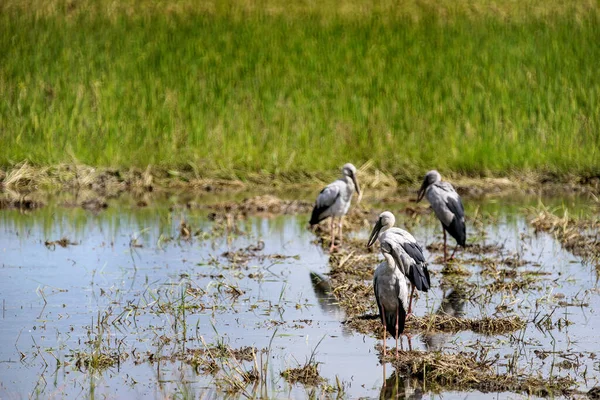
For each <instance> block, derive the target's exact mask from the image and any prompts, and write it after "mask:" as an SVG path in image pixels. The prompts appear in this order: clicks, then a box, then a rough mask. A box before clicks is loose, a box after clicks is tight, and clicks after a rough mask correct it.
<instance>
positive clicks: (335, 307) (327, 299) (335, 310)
mask: <svg viewBox="0 0 600 400" xmlns="http://www.w3.org/2000/svg"><path fill="white" fill-rule="evenodd" d="M310 281H311V282H312V287H313V290H314V291H315V297H316V298H317V302H318V303H319V307H320V308H321V311H323V313H324V314H327V315H331V316H332V317H333V318H334V319H336V320H339V321H343V320H344V319H345V318H346V313H345V312H344V310H342V308H341V307H340V305H339V302H338V300H337V299H336V298H335V296H334V295H333V294H331V292H332V288H331V285H330V284H329V281H328V279H327V278H326V277H324V276H323V275H321V274H319V273H318V272H312V271H311V272H310Z"/></svg>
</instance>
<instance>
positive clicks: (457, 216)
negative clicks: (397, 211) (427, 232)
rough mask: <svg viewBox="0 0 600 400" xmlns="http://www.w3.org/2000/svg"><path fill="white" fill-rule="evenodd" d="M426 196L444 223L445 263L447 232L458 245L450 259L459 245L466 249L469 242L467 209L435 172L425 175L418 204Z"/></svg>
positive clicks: (454, 191)
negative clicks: (466, 219) (466, 223)
mask: <svg viewBox="0 0 600 400" xmlns="http://www.w3.org/2000/svg"><path fill="white" fill-rule="evenodd" d="M424 196H425V197H427V200H429V204H431V208H433V211H434V212H435V215H436V216H437V218H438V219H439V220H440V222H441V223H442V231H443V232H444V262H446V258H447V252H446V231H447V232H448V233H449V234H450V235H451V236H452V237H453V238H454V239H455V240H456V243H457V244H456V247H455V248H454V251H453V252H452V256H450V259H452V258H454V253H456V249H457V248H458V246H459V245H460V246H462V247H465V243H466V240H467V229H466V226H465V209H464V208H463V204H462V201H461V200H460V196H459V195H458V193H456V190H454V187H452V185H451V184H450V183H449V182H442V176H441V175H440V174H439V172H437V171H435V170H433V171H429V172H428V173H427V174H426V175H425V179H424V180H423V184H422V185H421V188H420V189H419V192H418V197H417V202H419V201H421V199H423V197H424Z"/></svg>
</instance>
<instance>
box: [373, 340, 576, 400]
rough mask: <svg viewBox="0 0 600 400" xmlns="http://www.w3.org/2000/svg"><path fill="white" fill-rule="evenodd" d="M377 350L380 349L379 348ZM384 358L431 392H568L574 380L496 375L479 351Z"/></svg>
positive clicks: (404, 353)
mask: <svg viewBox="0 0 600 400" xmlns="http://www.w3.org/2000/svg"><path fill="white" fill-rule="evenodd" d="M380 349H381V348H380ZM388 354H390V355H388V356H387V357H386V361H389V362H391V363H392V364H393V365H394V367H395V368H396V370H397V371H398V372H400V373H401V374H404V375H406V376H409V377H414V378H417V379H419V380H421V381H423V382H425V384H426V386H427V387H429V388H431V390H432V391H434V392H435V391H438V390H441V389H443V390H444V391H448V390H459V391H467V390H478V391H481V392H484V393H487V392H507V391H510V392H516V393H527V394H529V395H536V396H542V397H546V396H550V395H564V396H566V395H570V394H572V393H573V392H574V386H575V384H576V383H575V381H573V380H572V379H570V378H566V377H552V378H551V379H544V378H543V377H541V376H532V375H529V376H522V375H517V374H514V375H513V374H498V373H497V372H496V365H495V364H496V362H497V359H495V358H487V357H485V355H482V354H479V353H468V352H465V353H462V352H461V353H455V354H448V353H440V352H422V351H400V352H399V354H398V358H397V359H396V357H395V352H394V351H389V352H388Z"/></svg>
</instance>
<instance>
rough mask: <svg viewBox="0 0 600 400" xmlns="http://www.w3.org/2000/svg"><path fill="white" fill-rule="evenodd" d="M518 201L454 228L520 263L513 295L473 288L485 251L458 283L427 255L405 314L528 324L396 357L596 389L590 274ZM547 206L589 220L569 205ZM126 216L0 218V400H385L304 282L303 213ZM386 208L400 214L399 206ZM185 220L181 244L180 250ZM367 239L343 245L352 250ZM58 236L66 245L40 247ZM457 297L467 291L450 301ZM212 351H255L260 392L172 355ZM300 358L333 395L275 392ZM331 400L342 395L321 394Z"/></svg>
mask: <svg viewBox="0 0 600 400" xmlns="http://www.w3.org/2000/svg"><path fill="white" fill-rule="evenodd" d="M532 201H533V202H535V200H532V199H524V200H512V201H510V202H509V201H507V200H502V201H493V200H492V201H487V202H485V203H476V202H474V201H472V202H469V203H468V205H467V213H468V214H469V215H471V216H475V217H473V218H472V219H471V220H470V221H469V228H468V229H469V232H470V233H471V234H472V237H475V239H474V240H476V241H477V243H480V244H490V245H497V246H501V247H502V249H501V250H500V252H499V253H498V254H494V255H493V257H513V258H518V259H521V260H524V261H525V264H524V265H523V266H521V267H518V268H517V269H520V270H526V271H529V272H530V273H529V274H528V275H527V276H528V277H529V278H528V279H530V281H528V284H527V285H525V287H522V288H520V289H518V290H500V291H497V292H493V293H490V292H489V291H486V290H485V287H486V285H489V284H490V278H489V276H484V275H482V274H480V272H481V270H482V269H483V268H484V267H483V266H482V265H483V264H484V261H485V260H484V258H486V257H492V255H490V254H481V255H464V258H465V259H467V260H469V259H470V260H471V261H469V262H468V264H466V268H467V269H468V270H469V271H470V272H471V275H470V276H466V277H464V278H461V279H449V278H448V277H447V276H445V275H444V274H442V273H441V270H442V266H441V265H439V264H435V263H434V260H435V259H436V257H438V256H439V252H438V253H436V254H431V253H430V252H427V254H426V255H427V257H428V259H429V260H430V261H431V262H432V265H431V270H432V271H433V273H434V276H433V286H434V290H432V291H430V292H429V293H428V294H427V295H426V296H423V295H421V296H420V298H419V300H418V301H417V303H416V308H415V313H416V314H417V315H424V314H426V313H432V312H438V311H439V310H440V309H441V308H443V309H444V310H445V311H446V312H452V313H455V315H459V316H465V317H473V318H477V317H481V316H486V315H487V316H505V315H518V316H521V317H523V318H524V319H526V320H527V321H528V324H527V327H526V328H525V329H523V330H520V331H517V332H514V333H513V334H508V335H499V336H484V335H478V334H474V333H471V332H460V333H455V334H450V333H444V334H419V333H416V334H413V335H412V338H411V339H410V343H409V340H408V339H407V338H403V343H402V345H403V346H404V347H407V346H409V345H410V346H411V348H412V349H422V350H430V351H434V350H441V351H444V352H456V351H461V350H465V349H466V350H473V351H477V352H480V353H486V354H487V355H488V356H489V355H491V356H493V357H497V358H498V361H497V363H496V365H497V369H498V371H499V372H510V373H515V374H531V373H532V372H534V373H535V374H539V375H540V376H543V377H545V378H549V377H551V376H554V377H555V376H570V377H573V378H574V379H575V380H576V381H577V382H578V387H577V388H578V389H579V390H582V391H585V390H588V389H589V388H591V387H593V386H596V385H598V380H599V378H600V371H599V369H600V366H599V361H598V359H597V358H596V354H595V353H596V351H597V343H598V337H599V336H598V332H599V330H600V318H598V315H597V311H596V310H598V309H600V291H599V286H598V277H597V275H596V271H595V269H594V267H593V266H591V265H588V264H586V263H583V262H582V260H580V259H578V258H577V257H574V256H572V255H571V254H570V253H568V252H566V251H564V250H562V249H561V247H560V244H559V243H558V242H556V241H555V240H554V239H553V238H552V237H551V236H549V235H546V234H540V235H535V234H534V233H533V230H532V228H531V227H530V226H529V225H528V223H527V218H526V212H525V211H524V208H525V207H526V206H530V204H531V202H532ZM554 201H555V202H557V203H566V204H567V206H568V207H570V208H572V209H574V210H577V209H580V208H583V209H585V208H586V205H585V202H583V203H581V202H579V201H574V200H572V199H569V200H564V201H562V200H554ZM131 204H134V202H131V201H116V200H115V201H112V202H109V207H108V208H107V209H106V210H104V211H101V212H100V213H98V214H94V213H91V212H88V211H85V210H82V209H79V208H75V209H71V208H63V207H57V206H52V205H49V206H47V207H45V208H43V209H40V210H37V211H34V212H31V213H27V214H22V213H19V212H18V211H8V210H4V211H0V258H1V265H0V267H1V268H0V276H1V279H0V301H2V304H3V308H2V324H0V376H1V383H0V397H1V398H26V397H40V398H50V397H60V396H63V395H67V396H69V397H83V398H88V397H90V398H104V397H107V398H137V397H139V398H147V397H153V398H166V397H173V396H180V397H184V398H188V397H202V398H223V397H245V396H260V395H261V394H265V393H266V394H267V395H269V396H270V397H277V398H288V397H289V398H305V397H307V396H317V397H323V396H331V397H336V396H338V395H340V396H341V397H345V398H357V397H366V398H378V397H380V394H381V396H382V397H389V396H391V395H393V392H391V391H390V390H389V387H390V385H391V383H392V381H393V380H394V379H395V377H394V374H393V369H392V368H391V366H389V365H388V366H387V367H386V369H385V370H384V369H383V368H382V366H381V365H380V363H379V361H378V356H377V352H376V351H375V348H374V347H375V345H376V344H377V343H378V341H377V340H376V339H374V338H371V337H369V336H365V335H361V334H358V333H354V332H353V331H351V330H350V329H349V328H347V327H346V326H345V325H344V324H342V323H341V322H342V321H343V320H344V319H345V315H344V312H343V311H342V310H340V309H339V308H338V307H337V306H336V304H335V302H334V301H332V299H331V298H329V297H328V296H327V295H325V294H323V293H321V292H319V291H318V290H316V289H315V288H314V287H313V285H312V283H311V279H310V272H311V271H315V272H319V273H323V274H324V273H326V272H327V268H328V254H327V253H326V252H324V251H323V250H322V249H321V247H320V246H318V245H316V244H314V243H313V241H314V239H315V237H314V236H313V234H312V233H311V232H309V231H308V230H307V229H306V227H305V223H306V220H307V216H305V215H299V216H276V217H271V218H260V217H250V218H247V219H245V220H241V221H239V222H236V223H233V224H232V223H230V224H229V225H228V224H227V223H223V222H219V221H217V222H213V221H211V220H209V219H208V218H207V215H208V212H207V211H190V210H187V209H185V208H179V207H175V208H173V207H172V204H167V203H164V204H161V203H159V204H155V205H152V206H151V207H147V208H137V207H135V206H132V205H131ZM386 208H389V209H391V210H392V211H394V210H395V209H398V210H400V209H401V208H402V205H397V206H389V205H388V206H386ZM182 219H184V220H185V221H186V222H187V224H188V226H189V227H190V232H191V233H192V237H191V238H186V236H187V235H186V234H184V235H183V236H181V230H180V221H181V220H182ZM398 219H399V220H400V221H403V222H404V225H405V226H406V227H407V228H408V229H409V230H410V231H411V232H412V233H413V235H414V236H415V237H417V238H418V240H419V241H420V242H421V243H425V244H429V243H432V242H439V241H440V240H441V230H440V227H439V225H438V224H437V223H436V221H435V220H434V217H433V216H432V215H425V216H422V217H420V218H417V219H413V218H408V217H404V216H399V218H398ZM219 224H221V225H219ZM367 233H368V232H367V231H362V232H358V233H355V235H357V236H358V237H362V238H365V237H366V235H367ZM63 237H64V238H66V239H68V242H70V243H71V244H67V246H66V247H62V246H61V245H60V243H59V244H50V243H47V244H46V242H47V241H48V242H51V241H57V240H59V239H61V238H63ZM249 246H250V249H249V250H248V251H250V252H251V253H252V254H251V255H252V256H251V257H249V258H246V257H243V254H242V253H237V254H236V257H235V258H232V256H231V252H235V251H238V250H240V249H247V248H248V247H249ZM227 252H230V255H229V258H228V257H227ZM523 276H525V275H520V274H517V275H516V277H515V278H514V279H522V278H523ZM532 276H533V277H534V278H531V277H532ZM461 282H463V283H464V282H466V283H464V285H467V284H468V283H470V284H473V283H475V284H476V285H477V286H478V287H479V288H480V289H476V290H470V291H469V293H468V295H464V294H461V295H457V294H456V293H461V292H462V291H461V290H460V289H461V288H460V285H461ZM471 286H472V285H471ZM373 311H374V310H373ZM99 321H100V322H99ZM217 344H224V345H227V346H230V347H231V348H240V347H244V346H255V347H256V348H257V349H268V348H270V351H269V353H268V354H267V353H262V354H261V353H259V354H257V362H258V363H262V365H265V370H266V371H267V379H266V382H264V384H262V385H261V384H257V385H254V384H252V383H250V384H248V385H247V386H245V387H244V389H243V390H242V391H239V390H238V392H237V393H234V394H232V393H231V390H232V389H231V387H232V386H231V381H232V380H235V377H236V373H235V365H236V364H235V363H234V362H232V361H231V360H229V361H228V360H223V364H222V365H221V368H222V369H221V372H219V373H217V374H214V375H211V374H208V373H205V372H204V371H202V370H201V368H195V366H194V365H190V364H189V363H186V362H184V361H183V360H181V359H178V357H177V356H176V355H177V354H186V351H190V350H194V349H204V348H206V346H213V345H217ZM98 353H106V354H112V355H113V356H115V357H117V358H118V359H119V360H120V361H119V363H116V364H114V365H112V366H110V367H109V368H107V369H104V370H98V369H94V368H89V367H88V366H87V365H86V364H85V363H84V362H82V361H81V360H82V359H84V358H83V355H86V354H98ZM311 357H312V359H313V360H316V361H317V362H318V363H319V371H320V373H321V375H322V376H323V377H324V378H325V379H327V380H328V383H329V385H330V387H329V390H331V391H332V392H331V393H326V390H327V388H326V387H324V386H321V387H320V388H319V389H316V391H315V390H314V389H312V388H305V387H304V386H302V385H300V384H297V385H290V384H288V383H287V382H286V381H285V380H284V379H283V378H281V377H280V372H281V371H283V370H285V369H287V368H291V367H292V368H293V367H297V366H299V365H303V364H304V363H305V362H306V361H307V360H308V359H311ZM78 360H79V361H78ZM251 367H252V362H250V363H242V362H240V364H239V369H244V370H248V369H250V368H251ZM398 379H399V380H398V381H397V385H398V387H399V388H400V397H401V398H402V397H403V396H411V398H421V397H422V398H431V397H438V396H439V395H440V393H432V392H430V390H429V389H428V388H427V387H423V385H422V384H420V383H419V382H418V381H414V380H411V381H409V380H403V379H402V378H398ZM338 381H339V383H340V385H338V384H337V383H336V382H338ZM386 381H387V388H384V387H383V385H384V383H385V382H386ZM338 386H341V387H342V388H343V392H342V393H338V392H336V391H337V390H338ZM436 390H439V389H436ZM441 394H442V395H443V397H444V398H465V397H473V398H482V397H488V398H499V397H500V398H515V397H519V395H518V394H513V393H501V394H498V393H488V394H483V393H479V392H444V391H443V390H442V393H441Z"/></svg>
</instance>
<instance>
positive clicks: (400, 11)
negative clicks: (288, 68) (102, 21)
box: [0, 0, 599, 22]
mask: <svg viewBox="0 0 600 400" xmlns="http://www.w3.org/2000/svg"><path fill="white" fill-rule="evenodd" d="M598 8H599V6H598V4H597V2H594V1H591V0H586V1H576V0H568V1H563V2H548V1H543V0H528V1H516V0H483V1H475V0H462V1H458V2H456V1H451V0H442V1H432V0H409V1H405V2H402V3H398V2H394V1H392V0H384V1H379V2H375V3H374V2H369V1H366V0H344V1H341V2H340V1H333V0H326V1H321V2H292V3H290V2H286V1H284V0H264V1H259V2H257V1H251V0H228V1H225V2H223V1H218V0H209V1H202V2H197V1H193V0H182V1H177V2H161V1H156V0H126V1H119V2H113V1H108V0H106V1H95V2H76V1H74V0H46V1H45V0H5V1H3V2H2V3H0V11H1V12H3V13H29V14H34V15H35V16H36V17H38V18H48V17H56V16H63V17H65V18H75V17H77V16H79V15H82V14H87V15H91V16H96V17H102V18H110V19H116V18H118V17H120V16H127V17H130V18H147V17H150V16H153V15H158V14H160V15H165V14H166V15H174V16H177V17H180V18H184V17H186V16H189V15H197V14H205V15H223V14H231V15H234V16H238V17H243V16H247V15H249V14H250V15H252V14H263V15H272V16H285V17H287V18H297V17H302V16H306V15H316V16H321V17H332V16H336V15H337V16H340V17H344V18H365V17H367V16H370V15H373V14H375V15H381V16H382V17H384V18H407V19H410V20H413V21H419V20H421V19H422V18H424V17H425V16H428V15H431V14H433V15H435V16H436V17H437V18H439V19H440V21H442V22H443V21H447V22H452V21H453V20H455V19H456V18H457V17H466V18H470V19H481V18H494V19H497V20H505V21H513V22H519V21H523V20H531V19H532V18H537V19H541V18H550V17H556V16H565V15H570V16H572V17H573V18H576V19H583V18H585V17H587V16H588V15H590V14H595V13H598Z"/></svg>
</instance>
